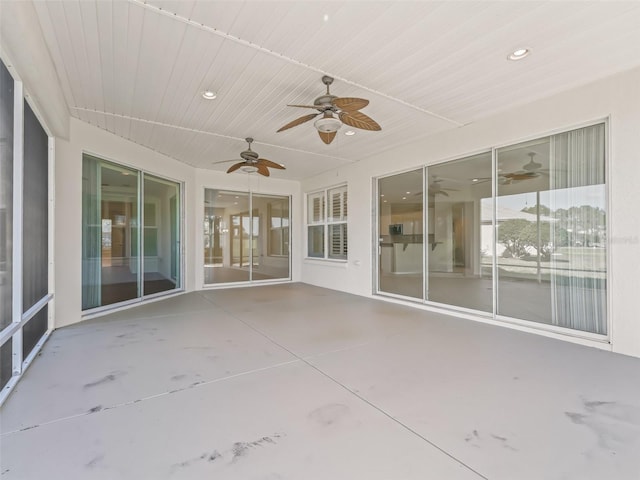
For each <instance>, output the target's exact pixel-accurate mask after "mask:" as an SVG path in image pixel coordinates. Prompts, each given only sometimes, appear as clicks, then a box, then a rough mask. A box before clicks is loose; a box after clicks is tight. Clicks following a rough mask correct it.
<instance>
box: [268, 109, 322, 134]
mask: <svg viewBox="0 0 640 480" xmlns="http://www.w3.org/2000/svg"><path fill="white" fill-rule="evenodd" d="M318 115H320V113H311V114H309V115H305V116H304V117H300V118H296V119H295V120H294V121H293V122H289V123H287V124H286V125H285V126H284V127H281V128H280V129H279V130H278V132H281V131H283V130H287V129H288V128H292V127H297V126H298V125H300V124H301V123H304V122H308V121H309V120H312V119H314V118H315V117H317V116H318Z"/></svg>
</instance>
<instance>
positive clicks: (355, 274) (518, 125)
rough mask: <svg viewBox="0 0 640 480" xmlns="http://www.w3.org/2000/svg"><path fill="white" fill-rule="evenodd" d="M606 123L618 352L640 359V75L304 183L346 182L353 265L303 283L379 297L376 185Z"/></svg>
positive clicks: (325, 270)
mask: <svg viewBox="0 0 640 480" xmlns="http://www.w3.org/2000/svg"><path fill="white" fill-rule="evenodd" d="M605 118H609V119H610V124H609V125H610V130H609V135H610V136H609V138H610V151H609V152H610V158H609V165H610V168H609V170H608V172H609V180H608V185H609V193H610V204H609V212H610V215H609V221H610V228H609V240H610V245H609V253H610V272H609V283H608V287H609V298H610V299H611V302H610V318H611V322H612V327H611V329H610V330H611V332H610V333H611V335H610V337H611V344H612V349H613V350H614V351H616V352H619V353H624V354H629V355H634V356H640V322H638V321H637V320H636V316H637V314H636V310H637V307H636V297H637V290H638V288H637V280H636V278H637V277H638V276H639V275H640V215H639V214H638V206H637V204H638V203H639V202H638V201H639V200H640V198H639V197H640V195H639V194H638V193H637V192H638V179H640V158H639V157H640V153H639V152H640V148H639V144H640V137H639V135H638V132H640V69H634V70H632V71H629V72H626V73H624V74H620V75H616V76H614V77H610V78H608V79H604V80H601V81H598V82H595V83H592V84H589V85H586V86H583V87H580V88H577V89H574V90H572V91H568V92H565V93H562V94H558V95H555V96H553V97H549V98H547V99H543V100H540V101H537V102H535V103H532V104H529V105H525V106H522V107H520V108H517V109H514V110H511V111H509V112H505V113H502V114H499V115H495V116H493V117H491V118H488V119H486V120H484V121H480V122H477V123H474V124H471V125H467V126H464V127H461V128H458V129H456V130H452V131H449V132H445V133H442V134H437V135H434V136H431V137H429V138H426V139H423V140H421V141H419V142H416V143H414V144H409V145H405V146H403V147H401V148H396V149H393V150H389V151H385V152H382V153H380V154H379V155H376V156H375V157H372V158H369V159H366V160H365V161H362V162H358V163H355V164H352V165H349V166H346V167H341V168H340V169H338V170H334V171H330V172H327V173H325V174H322V175H318V176H316V177H313V178H310V179H307V180H305V181H304V182H302V192H303V195H304V192H310V191H313V190H316V189H319V188H323V187H327V186H331V185H335V184H338V183H341V182H345V181H346V182H347V183H348V188H349V262H348V264H346V265H343V266H342V268H336V267H335V266H334V265H330V264H326V263H321V262H317V261H314V262H312V261H305V260H303V264H302V277H301V280H302V281H303V282H306V283H310V284H313V285H319V286H322V287H326V288H333V289H338V290H343V291H346V292H350V293H354V294H358V295H365V296H370V295H371V293H372V278H373V274H374V272H373V268H372V267H373V261H372V259H373V257H372V238H373V236H372V235H373V224H374V223H373V215H374V213H375V212H374V208H373V204H372V178H373V177H377V176H380V175H385V174H389V173H391V172H396V171H402V170H407V169H410V168H415V167H418V166H422V165H430V164H433V163H439V162H442V161H446V160H451V159H455V158H461V157H464V156H467V155H471V154H474V153H477V152H479V151H486V149H488V148H490V147H497V146H501V145H507V144H512V143H517V142H519V141H524V140H527V139H533V138H537V137H541V136H545V135H548V134H550V133H554V132H558V131H564V130H568V129H571V128H576V127H579V126H581V125H582V124H584V123H588V122H592V121H596V120H601V119H605ZM382 127H383V128H384V125H382ZM365 134H367V135H375V133H365ZM417 152H419V153H417ZM634 199H635V200H634ZM302 241H304V236H303V239H302ZM300 243H302V242H300ZM303 255H304V253H303ZM525 330H527V329H526V328H525ZM551 336H553V335H551ZM587 343H588V342H587Z"/></svg>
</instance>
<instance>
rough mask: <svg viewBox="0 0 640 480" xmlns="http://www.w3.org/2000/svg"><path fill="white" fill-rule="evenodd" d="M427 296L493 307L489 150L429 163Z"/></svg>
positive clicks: (473, 306)
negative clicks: (455, 158) (436, 163)
mask: <svg viewBox="0 0 640 480" xmlns="http://www.w3.org/2000/svg"><path fill="white" fill-rule="evenodd" d="M427 178H428V186H427V198H428V203H427V238H428V242H429V243H428V262H427V263H428V269H429V270H428V271H429V277H428V282H427V300H429V301H432V302H438V303H445V304H448V305H454V306H458V307H465V308H471V309H474V310H481V311H485V312H492V311H493V296H492V275H491V273H492V267H491V262H492V252H493V235H492V232H493V228H492V209H493V202H492V200H491V195H492V191H491V190H492V187H491V153H490V152H487V153H483V154H480V155H474V156H472V157H467V158H464V159H461V160H456V161H452V162H447V163H442V164H439V165H436V166H432V167H428V168H427Z"/></svg>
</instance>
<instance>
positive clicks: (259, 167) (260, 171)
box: [256, 163, 269, 177]
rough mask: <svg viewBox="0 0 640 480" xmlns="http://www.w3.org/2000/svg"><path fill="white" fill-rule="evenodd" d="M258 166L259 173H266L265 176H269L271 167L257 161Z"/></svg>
mask: <svg viewBox="0 0 640 480" xmlns="http://www.w3.org/2000/svg"><path fill="white" fill-rule="evenodd" d="M256 168H257V169H258V173H259V174H260V175H264V176H265V177H268V176H269V169H268V168H267V167H266V166H265V165H262V164H260V163H256Z"/></svg>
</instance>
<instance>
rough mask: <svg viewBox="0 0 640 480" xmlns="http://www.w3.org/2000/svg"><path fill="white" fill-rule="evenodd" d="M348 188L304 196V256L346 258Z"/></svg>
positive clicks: (331, 189) (340, 187)
mask: <svg viewBox="0 0 640 480" xmlns="http://www.w3.org/2000/svg"><path fill="white" fill-rule="evenodd" d="M347 241H348V238H347V186H346V185H342V186H339V187H334V188H330V189H327V190H322V191H320V192H314V193H310V194H309V195H307V256H308V257H310V258H327V259H332V260H346V259H347Z"/></svg>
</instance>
